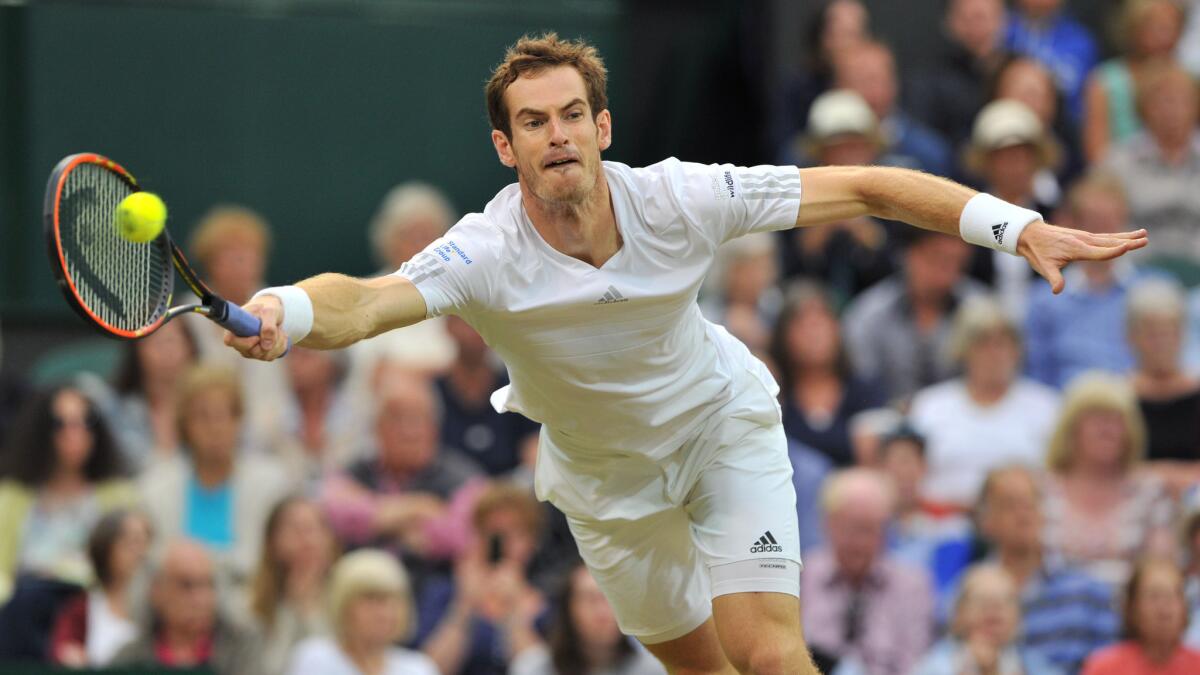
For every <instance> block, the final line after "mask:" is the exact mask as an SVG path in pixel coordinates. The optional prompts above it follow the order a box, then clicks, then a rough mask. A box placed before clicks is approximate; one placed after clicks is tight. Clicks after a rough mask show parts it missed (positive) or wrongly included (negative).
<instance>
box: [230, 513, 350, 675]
mask: <svg viewBox="0 0 1200 675" xmlns="http://www.w3.org/2000/svg"><path fill="white" fill-rule="evenodd" d="M337 555H338V551H337V542H336V541H335V540H334V537H333V529H332V528H331V527H330V526H329V522H328V521H327V520H326V519H325V515H324V514H323V513H322V512H321V510H320V509H319V508H318V507H317V504H316V503H315V502H313V501H311V500H309V499H306V498H304V497H299V496H291V497H287V498H285V499H284V500H283V501H281V502H279V503H278V504H276V505H275V508H273V509H271V514H270V515H269V516H267V528H266V531H265V533H264V537H263V543H262V556H261V557H260V559H259V563H258V571H257V572H256V573H255V575H254V578H253V580H252V581H251V584H250V613H251V614H252V615H253V617H254V620H255V622H256V623H257V624H258V627H259V630H260V633H261V635H262V638H263V641H262V645H261V651H262V668H263V672H264V673H268V674H274V673H283V672H284V671H285V669H286V668H287V661H288V656H289V655H290V654H291V651H292V649H293V648H294V647H295V646H296V644H298V643H299V642H300V641H301V640H303V639H304V638H307V637H310V636H312V635H318V634H322V633H326V632H328V630H329V623H328V617H327V616H326V614H325V605H324V604H323V603H324V598H325V594H326V591H327V590H328V587H329V569H330V567H331V566H332V565H333V562H334V560H335V559H336V558H337Z"/></svg>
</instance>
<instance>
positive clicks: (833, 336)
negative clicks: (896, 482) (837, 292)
mask: <svg viewBox="0 0 1200 675" xmlns="http://www.w3.org/2000/svg"><path fill="white" fill-rule="evenodd" d="M770 353H771V360H772V361H773V362H774V364H775V371H776V377H778V379H779V384H780V399H781V403H782V407H783V428H784V430H785V431H786V432H787V434H788V436H790V437H791V438H794V439H795V440H797V441H800V442H801V443H803V444H805V445H808V446H810V447H813V448H816V449H817V450H820V451H821V452H822V453H823V454H824V455H826V456H827V457H829V459H830V461H832V462H833V463H834V465H836V466H849V465H851V464H854V463H855V462H856V461H864V460H869V459H870V458H860V457H855V456H854V451H853V447H852V444H851V441H850V430H849V422H850V418H852V417H853V416H854V415H856V414H857V413H860V412H862V411H864V410H869V409H871V408H877V407H879V406H880V405H882V404H883V402H884V401H883V396H882V393H881V391H880V390H879V389H878V388H877V387H874V386H872V385H871V384H870V383H868V382H866V381H864V380H861V379H859V378H857V377H855V376H854V375H852V374H851V372H850V367H849V362H848V359H847V356H846V348H845V344H844V342H843V340H842V329H841V324H840V323H839V321H838V316H837V313H836V312H835V310H834V303H833V300H832V299H831V298H830V296H829V293H828V292H826V290H825V289H824V288H823V287H822V286H820V285H819V284H816V283H814V282H810V281H801V282H798V283H796V284H794V285H793V286H791V287H790V288H789V289H788V292H787V296H786V299H785V301H784V306H783V311H782V312H781V313H780V315H779V321H778V322H777V323H776V324H775V331H774V334H773V335H772V336H771V350H770Z"/></svg>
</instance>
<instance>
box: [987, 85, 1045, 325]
mask: <svg viewBox="0 0 1200 675" xmlns="http://www.w3.org/2000/svg"><path fill="white" fill-rule="evenodd" d="M1059 157H1060V151H1059V146H1058V144H1057V143H1056V142H1055V141H1054V140H1053V138H1051V136H1050V134H1049V133H1047V131H1046V128H1045V126H1043V125H1042V122H1041V120H1040V119H1038V116H1037V114H1036V113H1034V111H1033V110H1032V109H1031V108H1029V106H1027V105H1025V104H1024V103H1021V102H1020V101H1015V100H1011V99H1001V100H998V101H992V102H991V103H989V104H987V105H986V106H984V107H983V110H981V111H979V115H977V116H976V117H975V126H974V130H973V131H972V133H971V143H970V145H969V146H968V147H967V149H966V153H965V155H964V158H963V160H964V164H965V165H966V167H967V169H968V170H969V171H970V172H971V173H973V174H975V175H976V176H978V177H979V178H980V179H981V181H982V188H983V190H984V191H985V192H989V193H991V194H994V195H996V196H997V197H1000V198H1001V199H1005V200H1008V201H1010V202H1012V203H1014V204H1020V205H1022V206H1024V207H1026V208H1029V209H1033V210H1035V211H1038V212H1040V213H1049V212H1050V211H1051V210H1052V209H1053V208H1054V207H1055V206H1056V205H1057V204H1053V203H1046V202H1044V201H1042V200H1041V199H1039V198H1038V196H1037V194H1038V190H1037V189H1036V181H1037V178H1038V174H1039V172H1040V171H1043V170H1045V169H1047V168H1050V167H1054V166H1056V165H1057V164H1058V162H1059ZM973 253H974V255H975V261H974V264H973V266H972V272H973V273H974V275H975V276H976V277H978V278H980V279H982V280H984V281H986V282H988V283H990V284H991V285H992V286H993V288H995V289H996V292H997V294H998V295H999V297H1000V300H1001V302H1002V304H1003V305H1004V307H1005V308H1006V309H1007V310H1008V311H1009V312H1010V313H1012V314H1013V315H1014V316H1018V317H1020V316H1023V315H1024V312H1025V306H1026V299H1027V298H1028V296H1029V287H1030V283H1031V282H1032V280H1033V277H1034V276H1035V275H1034V272H1033V270H1032V268H1030V266H1029V263H1027V262H1025V261H1024V260H1022V259H1019V258H1013V257H1012V256H1003V255H998V254H997V253H996V252H994V251H987V250H984V249H978V250H976V251H973Z"/></svg>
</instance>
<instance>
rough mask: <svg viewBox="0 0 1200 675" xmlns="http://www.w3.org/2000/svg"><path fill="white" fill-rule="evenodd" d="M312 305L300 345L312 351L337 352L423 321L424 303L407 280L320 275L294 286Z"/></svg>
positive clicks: (330, 274)
mask: <svg viewBox="0 0 1200 675" xmlns="http://www.w3.org/2000/svg"><path fill="white" fill-rule="evenodd" d="M296 285H297V286H299V287H300V288H302V289H304V291H305V292H306V293H307V294H308V296H309V298H310V299H311V300H312V304H313V326H312V330H311V331H310V332H309V334H308V336H307V337H305V338H304V340H302V341H301V342H300V346H302V347H310V348H312V349H339V348H342V347H348V346H350V345H352V344H354V343H355V342H358V341H359V340H364V339H366V338H369V337H373V336H375V335H378V334H380V333H383V332H385V331H388V330H391V329H393V328H399V327H401V326H407V325H410V324H414V323H417V322H418V321H420V320H422V319H424V318H425V301H424V299H423V298H422V297H421V294H420V293H419V292H418V291H417V289H416V288H415V287H414V286H413V285H412V283H411V282H409V281H408V280H407V279H404V278H401V277H394V276H387V277H377V278H374V279H355V278H353V277H348V276H346V275H344V274H333V273H327V274H319V275H317V276H315V277H311V278H308V279H305V280H304V281H301V282H300V283H298V284H296Z"/></svg>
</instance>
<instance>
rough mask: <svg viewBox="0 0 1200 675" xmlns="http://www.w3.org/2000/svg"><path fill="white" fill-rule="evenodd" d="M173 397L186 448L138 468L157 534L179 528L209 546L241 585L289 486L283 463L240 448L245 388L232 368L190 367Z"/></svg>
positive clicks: (169, 534)
mask: <svg viewBox="0 0 1200 675" xmlns="http://www.w3.org/2000/svg"><path fill="white" fill-rule="evenodd" d="M178 403H179V408H178V419H179V438H180V441H181V442H182V444H183V448H184V452H183V453H182V454H181V455H179V456H177V457H173V458H171V459H169V460H165V461H162V462H158V463H156V464H154V465H152V466H151V467H149V468H148V469H147V470H146V471H145V472H144V473H143V474H142V475H141V477H140V479H139V485H140V487H141V493H142V499H143V501H144V504H145V506H146V510H147V512H149V514H150V517H151V518H152V519H153V521H154V530H155V532H156V533H158V535H159V536H160V537H161V540H162V541H168V540H171V539H175V538H177V537H181V536H183V537H188V538H190V539H193V540H195V541H197V542H199V543H201V544H203V545H205V546H207V547H208V548H209V550H210V551H212V552H213V553H214V554H215V555H216V558H217V560H218V561H219V566H220V572H221V573H222V575H227V576H228V578H229V581H230V582H231V583H233V584H234V585H235V586H240V585H241V584H243V583H245V582H246V581H247V580H248V579H249V577H250V575H251V574H252V573H253V571H254V566H255V564H257V562H258V558H259V546H260V544H261V542H262V534H261V533H262V531H263V526H264V525H265V524H266V522H267V516H268V515H269V513H270V511H271V507H272V506H274V505H275V503H276V502H277V501H279V499H280V498H281V497H282V496H283V495H284V494H285V493H287V492H288V491H289V490H290V489H291V487H292V486H291V485H290V484H289V481H288V480H287V478H286V473H285V472H284V470H283V467H282V466H281V465H280V464H278V463H277V462H276V461H274V460H272V459H270V458H268V457H265V456H262V455H259V454H256V453H252V452H246V451H245V450H244V449H243V448H242V446H241V438H242V421H243V407H242V389H241V385H240V383H239V382H238V379H237V376H236V375H235V374H234V373H233V372H232V371H229V370H224V369H221V368H215V367H211V366H198V367H196V368H194V369H193V370H191V371H189V372H188V374H187V375H186V377H184V379H183V381H182V382H180V385H179V394H178Z"/></svg>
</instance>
